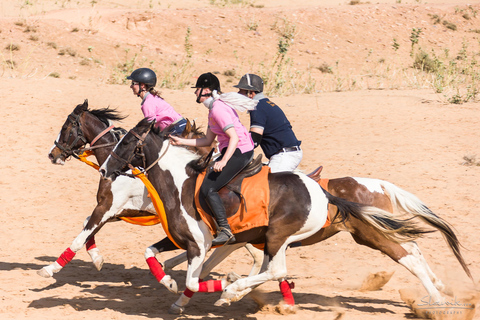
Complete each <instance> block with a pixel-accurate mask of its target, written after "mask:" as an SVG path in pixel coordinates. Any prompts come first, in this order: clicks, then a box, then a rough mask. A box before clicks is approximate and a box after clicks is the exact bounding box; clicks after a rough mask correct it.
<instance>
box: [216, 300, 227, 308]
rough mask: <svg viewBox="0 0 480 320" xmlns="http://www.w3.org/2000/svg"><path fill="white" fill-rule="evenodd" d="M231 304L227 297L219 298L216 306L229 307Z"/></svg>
mask: <svg viewBox="0 0 480 320" xmlns="http://www.w3.org/2000/svg"><path fill="white" fill-rule="evenodd" d="M229 305H230V300H227V299H218V300H217V301H216V302H215V304H214V306H216V307H227V306H229Z"/></svg>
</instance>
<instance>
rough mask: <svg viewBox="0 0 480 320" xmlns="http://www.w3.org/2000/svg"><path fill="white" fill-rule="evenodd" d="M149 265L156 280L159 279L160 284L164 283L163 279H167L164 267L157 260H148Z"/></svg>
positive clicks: (151, 258)
mask: <svg viewBox="0 0 480 320" xmlns="http://www.w3.org/2000/svg"><path fill="white" fill-rule="evenodd" d="M147 264H148V267H149V268H150V272H151V273H152V274H153V275H154V276H155V279H157V281H158V282H160V281H162V279H163V277H165V271H163V269H162V265H161V264H160V262H158V260H157V258H155V257H150V258H148V259H147Z"/></svg>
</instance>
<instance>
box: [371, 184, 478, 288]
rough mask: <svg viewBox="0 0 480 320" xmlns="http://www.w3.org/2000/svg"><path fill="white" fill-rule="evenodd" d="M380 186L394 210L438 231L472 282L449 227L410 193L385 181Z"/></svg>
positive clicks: (458, 242)
mask: <svg viewBox="0 0 480 320" xmlns="http://www.w3.org/2000/svg"><path fill="white" fill-rule="evenodd" d="M380 184H381V186H382V188H383V189H384V190H385V192H386V193H387V194H388V196H389V197H390V201H391V203H392V206H393V208H394V209H397V210H398V211H399V212H405V213H408V214H411V215H413V216H414V217H418V218H420V219H421V220H422V221H424V222H425V223H426V224H428V225H430V226H431V227H433V228H435V229H437V230H438V231H440V233H441V234H442V236H443V238H444V239H445V241H446V242H447V244H448V246H449V247H450V249H451V250H452V252H453V254H454V255H455V257H456V258H457V260H458V262H459V263H460V265H461V266H462V268H463V270H465V273H466V274H467V275H468V276H469V277H470V279H472V281H473V277H472V274H471V272H470V270H469V269H468V266H467V264H466V262H465V260H464V259H463V256H462V253H461V252H460V247H461V244H460V241H459V240H458V238H457V236H456V235H455V232H454V231H453V229H452V227H451V225H450V224H449V223H448V222H447V221H445V220H444V219H442V218H441V217H439V216H437V215H436V214H435V213H434V212H432V211H431V210H430V209H429V208H428V207H427V206H426V205H425V204H424V203H423V202H422V201H421V200H420V199H419V198H417V197H416V196H415V195H413V194H411V193H410V192H407V191H405V190H403V189H401V188H399V187H397V186H396V185H394V184H393V183H390V182H387V181H382V180H380Z"/></svg>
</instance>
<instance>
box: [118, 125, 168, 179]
mask: <svg viewBox="0 0 480 320" xmlns="http://www.w3.org/2000/svg"><path fill="white" fill-rule="evenodd" d="M151 129H152V128H151V127H150V128H149V129H148V130H147V131H146V132H145V133H143V134H142V135H141V136H140V135H139V134H138V133H136V132H135V131H133V130H130V133H131V134H132V135H133V136H134V137H135V138H137V144H136V145H135V149H134V150H133V152H132V154H131V155H130V156H129V157H128V159H127V160H125V159H123V158H122V157H120V156H119V155H118V154H116V153H115V150H113V151H112V152H110V155H111V156H112V158H114V159H116V160H118V161H120V162H121V163H122V164H123V166H122V167H121V168H120V169H119V170H117V171H115V172H114V173H115V174H116V175H123V176H128V177H131V178H135V177H136V176H137V175H139V174H141V173H143V174H145V176H148V171H149V170H150V169H151V168H153V166H155V165H156V164H157V163H158V161H160V159H162V157H163V156H164V155H165V154H166V153H167V151H168V147H169V146H170V143H167V147H166V148H165V152H164V153H163V154H162V155H160V156H159V157H158V158H157V160H155V161H153V163H152V164H150V165H149V166H148V167H146V157H145V153H144V152H143V146H144V142H145V138H146V137H147V135H148V133H149V132H150V130H151ZM135 157H140V158H142V162H143V167H142V168H139V169H140V173H138V174H130V173H126V172H123V171H122V170H123V169H124V168H125V167H128V168H130V169H131V170H132V171H133V170H134V169H135V167H134V166H133V165H132V160H133V159H134V158H135Z"/></svg>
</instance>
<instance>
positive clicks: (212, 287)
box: [198, 280, 223, 292]
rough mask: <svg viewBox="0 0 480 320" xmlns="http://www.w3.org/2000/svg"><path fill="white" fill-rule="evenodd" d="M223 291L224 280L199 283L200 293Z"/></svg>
mask: <svg viewBox="0 0 480 320" xmlns="http://www.w3.org/2000/svg"><path fill="white" fill-rule="evenodd" d="M222 290H223V288H222V280H208V281H203V282H199V283H198V292H217V291H222Z"/></svg>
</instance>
